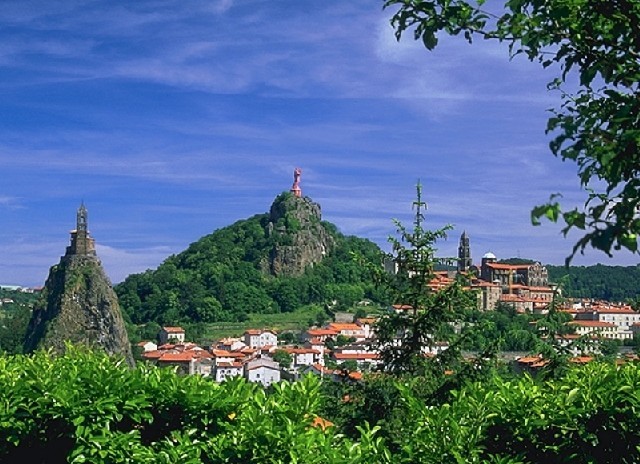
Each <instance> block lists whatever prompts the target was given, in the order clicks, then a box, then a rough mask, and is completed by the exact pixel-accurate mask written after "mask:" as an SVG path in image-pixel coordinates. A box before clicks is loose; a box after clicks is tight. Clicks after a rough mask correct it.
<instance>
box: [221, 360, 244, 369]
mask: <svg viewBox="0 0 640 464" xmlns="http://www.w3.org/2000/svg"><path fill="white" fill-rule="evenodd" d="M217 366H218V367H235V368H242V363H241V362H230V361H224V362H219V363H218V365H217Z"/></svg>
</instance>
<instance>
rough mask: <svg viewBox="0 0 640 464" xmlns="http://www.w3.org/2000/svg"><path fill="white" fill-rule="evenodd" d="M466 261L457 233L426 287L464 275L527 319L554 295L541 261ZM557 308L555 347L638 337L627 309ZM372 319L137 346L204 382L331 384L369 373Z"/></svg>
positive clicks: (480, 303) (594, 304)
mask: <svg viewBox="0 0 640 464" xmlns="http://www.w3.org/2000/svg"><path fill="white" fill-rule="evenodd" d="M470 263H471V258H470V249H469V237H468V236H467V234H466V233H463V234H462V237H461V239H460V247H459V253H458V265H457V270H455V271H439V272H436V274H435V278H434V279H433V280H432V281H431V282H430V284H429V286H430V288H432V289H433V290H438V289H442V288H445V287H446V286H448V285H451V284H452V283H453V282H454V280H455V278H456V274H458V273H463V274H465V275H468V276H471V278H470V284H469V286H468V290H470V291H472V292H474V293H475V294H476V295H477V307H478V309H479V310H482V311H492V310H494V309H495V308H496V305H497V304H498V303H503V304H508V305H511V306H512V307H513V308H514V309H515V310H516V312H518V313H528V314H545V313H547V312H548V310H549V306H550V304H551V302H552V300H553V298H554V294H556V293H557V292H559V289H558V288H557V287H556V286H554V285H552V284H550V283H549V282H548V276H547V270H546V268H545V267H544V266H542V265H541V264H540V263H530V264H517V265H514V264H502V263H498V262H497V258H496V256H495V255H494V254H492V253H486V254H485V255H484V256H483V257H482V262H481V265H480V266H479V267H475V266H472V265H471V264H470ZM474 276H478V277H474ZM558 309H559V310H560V311H562V312H565V313H567V314H569V315H571V317H572V321H571V322H569V326H570V327H571V328H572V331H573V332H574V333H570V334H564V335H562V336H557V338H558V340H557V342H558V343H559V344H560V345H564V346H570V345H571V344H572V343H573V342H575V341H577V340H578V339H581V338H583V339H587V340H590V341H592V342H596V341H598V340H601V339H609V340H620V341H624V340H630V339H633V338H634V337H635V336H639V333H640V313H638V312H636V311H634V310H633V309H632V308H631V306H630V305H627V304H622V303H610V302H603V301H592V300H586V299H585V300H581V299H566V300H564V301H563V304H562V305H561V306H560V307H559V308H558ZM388 311H394V312H398V313H402V312H405V311H412V308H411V307H410V306H408V305H393V306H391V307H389V308H388ZM376 320H377V319H376V318H375V317H363V318H355V319H353V320H351V321H339V322H338V321H333V322H329V323H327V324H325V325H324V326H321V327H316V326H314V327H310V328H308V329H307V330H306V331H304V332H302V333H301V334H299V339H298V342H297V343H295V344H285V343H284V342H283V341H282V340H279V339H278V334H277V333H276V332H275V331H273V330H269V329H266V328H257V329H251V330H246V331H245V332H244V334H243V335H242V336H241V337H238V338H225V339H221V340H219V341H217V342H216V343H213V344H212V345H211V346H209V347H205V348H203V347H200V346H198V345H196V344H194V343H190V342H189V341H187V340H185V331H184V329H182V328H181V327H164V328H163V329H162V330H161V332H160V333H159V335H158V343H155V342H151V341H144V342H140V343H139V344H138V347H139V349H140V350H141V351H142V353H141V355H140V357H141V359H143V360H146V361H148V362H152V363H154V364H157V365H159V366H171V367H175V368H176V369H177V370H178V371H179V372H181V373H183V374H190V375H194V374H198V375H202V376H205V377H209V378H211V379H212V380H214V381H216V382H222V381H224V380H225V379H227V378H230V377H236V376H242V377H244V378H246V379H247V380H249V381H252V382H258V383H261V384H263V385H264V386H269V385H271V384H272V383H274V382H278V381H279V380H281V379H289V380H293V379H297V378H299V377H300V376H301V375H304V374H307V373H312V374H316V375H319V376H323V377H325V378H330V379H333V380H336V381H349V380H350V381H357V380H359V379H361V378H362V373H363V372H369V371H373V370H375V369H376V368H378V367H379V366H380V363H381V356H380V352H379V347H378V344H377V343H376ZM445 349H447V344H446V343H444V342H443V343H440V344H437V346H435V347H434V348H432V349H431V350H432V351H429V350H427V349H425V350H424V354H425V356H430V355H433V354H436V353H437V352H438V351H441V350H445ZM570 349H571V350H572V354H573V356H574V357H575V358H574V361H575V362H587V361H589V360H590V359H591V356H590V355H593V354H595V353H597V352H598V348H597V344H596V343H592V344H591V347H590V348H584V347H583V348H581V349H577V348H570ZM283 353H286V355H284V356H283ZM283 358H284V359H285V360H286V362H285V363H283V361H282V359H283ZM517 361H518V363H519V364H520V365H521V367H523V368H529V369H530V368H532V367H533V368H535V367H541V366H543V365H544V364H545V361H544V360H542V359H541V358H540V357H539V356H538V355H535V356H523V357H520V358H519V359H518V360H517ZM329 365H331V366H334V367H333V368H330V367H328V366H329Z"/></svg>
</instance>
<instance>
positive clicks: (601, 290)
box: [547, 264, 640, 301]
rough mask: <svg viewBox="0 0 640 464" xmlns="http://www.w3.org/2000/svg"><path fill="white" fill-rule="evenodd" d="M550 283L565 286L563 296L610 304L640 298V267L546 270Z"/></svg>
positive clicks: (590, 267)
mask: <svg viewBox="0 0 640 464" xmlns="http://www.w3.org/2000/svg"><path fill="white" fill-rule="evenodd" d="M547 270H548V271H549V280H551V281H552V282H557V283H561V284H562V289H563V294H564V295H565V296H569V297H575V298H596V299H602V300H609V301H626V300H636V299H638V298H639V297H640V285H639V284H638V282H640V266H604V265H602V264H596V265H594V266H570V267H569V268H566V267H565V266H547Z"/></svg>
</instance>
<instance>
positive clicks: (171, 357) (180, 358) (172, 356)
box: [158, 351, 195, 362]
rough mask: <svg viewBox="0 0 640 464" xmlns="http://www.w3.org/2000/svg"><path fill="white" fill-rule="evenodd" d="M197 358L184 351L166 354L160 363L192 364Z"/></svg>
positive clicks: (161, 357) (159, 360) (160, 359)
mask: <svg viewBox="0 0 640 464" xmlns="http://www.w3.org/2000/svg"><path fill="white" fill-rule="evenodd" d="M194 357H195V356H193V353H190V352H187V351H183V352H182V353H164V354H163V355H162V356H160V358H159V359H158V362H190V361H191V360H192V359H193V358H194Z"/></svg>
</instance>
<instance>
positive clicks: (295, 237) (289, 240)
mask: <svg viewBox="0 0 640 464" xmlns="http://www.w3.org/2000/svg"><path fill="white" fill-rule="evenodd" d="M268 234H269V235H270V236H272V237H273V238H274V241H275V245H274V246H273V248H272V249H271V251H270V253H269V261H268V271H269V272H270V273H271V274H272V275H275V276H280V275H286V276H299V275H301V274H302V273H303V272H304V270H305V268H306V267H307V266H313V265H314V264H317V263H319V262H320V261H322V259H323V258H324V256H325V255H326V254H327V253H329V251H330V250H331V249H332V248H333V247H334V246H335V243H334V239H333V237H331V235H330V234H329V233H328V232H327V231H326V229H325V228H324V226H323V225H322V223H321V211H320V205H318V204H317V203H314V202H312V201H311V200H310V199H309V198H308V197H302V198H301V197H297V196H295V195H292V194H291V193H283V194H281V195H279V196H278V197H277V198H276V199H275V201H274V202H273V204H272V205H271V209H270V211H269V225H268Z"/></svg>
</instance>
